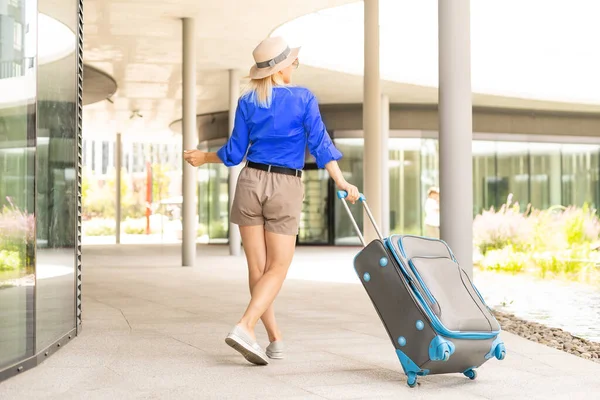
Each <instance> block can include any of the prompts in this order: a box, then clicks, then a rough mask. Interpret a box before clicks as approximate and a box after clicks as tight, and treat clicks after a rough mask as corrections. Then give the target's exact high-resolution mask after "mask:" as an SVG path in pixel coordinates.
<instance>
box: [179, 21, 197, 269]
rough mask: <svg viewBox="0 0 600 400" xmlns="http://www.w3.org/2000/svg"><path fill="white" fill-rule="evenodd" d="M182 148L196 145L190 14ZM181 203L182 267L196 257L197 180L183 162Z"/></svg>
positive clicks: (193, 41) (193, 35)
mask: <svg viewBox="0 0 600 400" xmlns="http://www.w3.org/2000/svg"><path fill="white" fill-rule="evenodd" d="M182 33H183V35H182V39H183V49H182V50H183V56H182V69H183V71H182V75H183V80H182V89H183V115H182V122H183V131H182V137H183V149H184V150H190V149H195V148H196V147H197V145H198V144H197V132H196V30H195V27H194V20H193V19H192V18H183V32H182ZM182 183H183V184H182V189H181V190H182V192H183V204H182V216H181V220H182V221H181V222H182V244H181V261H182V265H183V266H184V267H193V266H194V263H195V260H196V234H197V232H196V224H197V220H198V216H197V209H196V201H195V199H196V192H197V188H198V182H197V179H196V168H195V167H192V166H191V165H189V164H188V163H186V162H185V161H184V162H183V182H182Z"/></svg>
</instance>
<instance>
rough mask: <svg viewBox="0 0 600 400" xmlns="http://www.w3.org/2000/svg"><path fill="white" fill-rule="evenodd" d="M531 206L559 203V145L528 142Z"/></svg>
mask: <svg viewBox="0 0 600 400" xmlns="http://www.w3.org/2000/svg"><path fill="white" fill-rule="evenodd" d="M529 152H530V156H529V157H530V159H529V162H530V165H531V167H530V169H531V183H530V184H531V206H532V207H534V208H537V209H540V210H543V209H546V208H549V207H551V206H553V205H558V204H561V188H560V181H561V172H560V145H558V144H554V143H529Z"/></svg>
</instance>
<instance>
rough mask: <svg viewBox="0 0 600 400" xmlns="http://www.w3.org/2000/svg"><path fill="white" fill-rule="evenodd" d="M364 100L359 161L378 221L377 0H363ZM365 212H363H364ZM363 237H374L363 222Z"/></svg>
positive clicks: (379, 133) (379, 143)
mask: <svg viewBox="0 0 600 400" xmlns="http://www.w3.org/2000/svg"><path fill="white" fill-rule="evenodd" d="M364 8H365V22H364V25H365V27H364V35H365V38H364V57H365V60H364V68H365V71H364V100H363V131H364V140H365V151H364V161H363V175H364V188H365V189H364V193H365V195H366V196H367V198H368V199H369V201H370V202H371V204H373V208H372V210H371V211H372V213H373V217H374V218H375V220H376V221H381V201H382V200H381V191H382V185H381V161H380V157H381V84H380V81H379V79H380V77H379V0H364ZM365 214H366V212H365ZM364 232H365V238H366V240H367V241H368V242H370V241H372V240H374V239H375V238H376V237H377V236H376V232H375V230H374V228H373V227H372V226H370V225H369V224H366V225H365V231H364Z"/></svg>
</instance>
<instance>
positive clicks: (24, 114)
mask: <svg viewBox="0 0 600 400" xmlns="http://www.w3.org/2000/svg"><path fill="white" fill-rule="evenodd" d="M13 5H15V6H16V7H17V8H18V11H19V12H16V13H13V12H8V10H10V8H8V9H7V7H0V27H3V26H8V27H9V29H0V44H5V43H7V44H10V43H12V42H13V40H14V37H13V30H12V29H10V25H12V24H14V23H18V24H19V25H21V26H23V25H25V24H26V23H28V22H29V23H31V24H33V25H35V24H36V20H37V16H36V14H37V9H36V2H35V1H30V0H20V1H17V0H15V1H14V2H13ZM33 31H34V32H33V34H27V35H26V36H25V38H24V39H25V40H24V42H23V49H22V50H23V52H22V53H23V54H24V56H27V57H35V56H36V47H37V45H36V37H35V30H33ZM10 47H12V46H10ZM24 56H22V55H18V56H16V58H23V57H24ZM14 58H15V57H13V52H12V51H8V52H4V51H0V369H2V368H3V367H6V366H8V365H11V364H13V363H14V362H17V361H19V360H22V359H25V358H27V357H30V356H32V355H33V351H34V342H33V341H34V338H35V331H34V327H35V323H34V321H33V315H34V297H35V296H34V289H35V282H36V278H35V273H36V270H35V254H36V252H35V238H34V234H35V218H34V215H35V214H34V213H35V206H34V198H35V196H34V190H35V189H34V188H35V169H34V167H35V132H36V127H35V121H36V107H35V104H36V98H35V97H33V98H27V97H26V94H27V93H30V90H29V88H30V87H35V84H36V70H35V68H28V69H27V70H26V71H23V74H21V76H19V77H13V75H14V74H13V72H12V68H13V63H14ZM11 78H13V79H11ZM9 79H10V81H9ZM9 87H10V88H11V89H8V88H9ZM71 260H73V258H71ZM38 278H39V277H38ZM70 290H71V292H73V291H74V289H73V281H71V286H70ZM70 310H71V313H72V314H73V313H74V304H73V303H71V304H70Z"/></svg>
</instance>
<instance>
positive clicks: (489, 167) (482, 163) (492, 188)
mask: <svg viewBox="0 0 600 400" xmlns="http://www.w3.org/2000/svg"><path fill="white" fill-rule="evenodd" d="M472 152H473V215H476V214H480V213H481V212H482V211H483V210H489V209H490V207H492V206H493V207H495V206H496V204H497V202H496V200H497V198H498V194H497V192H498V181H497V178H496V142H487V141H474V142H473V144H472Z"/></svg>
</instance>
